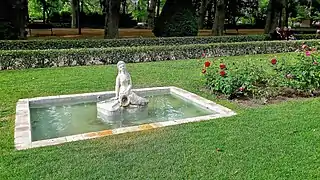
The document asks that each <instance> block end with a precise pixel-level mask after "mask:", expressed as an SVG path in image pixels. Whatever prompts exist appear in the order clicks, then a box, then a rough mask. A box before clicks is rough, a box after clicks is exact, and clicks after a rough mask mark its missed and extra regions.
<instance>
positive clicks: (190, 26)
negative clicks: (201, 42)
mask: <svg viewBox="0 0 320 180" xmlns="http://www.w3.org/2000/svg"><path fill="white" fill-rule="evenodd" d="M153 33H154V35H155V36H157V37H172V36H175V37H178V36H196V35H197V34H198V23H197V17H196V13H195V9H194V7H193V4H192V0H167V1H166V3H165V4H164V7H163V9H162V12H161V14H160V16H159V18H158V19H157V22H156V24H155V27H154V29H153Z"/></svg>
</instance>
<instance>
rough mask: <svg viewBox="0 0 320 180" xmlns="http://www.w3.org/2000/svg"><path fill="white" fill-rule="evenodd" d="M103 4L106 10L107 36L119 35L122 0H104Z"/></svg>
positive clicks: (110, 37)
mask: <svg viewBox="0 0 320 180" xmlns="http://www.w3.org/2000/svg"><path fill="white" fill-rule="evenodd" d="M102 4H103V6H104V11H105V29H104V37H105V38H109V39H112V38H118V37H119V17H120V4H121V1H120V0H103V1H102Z"/></svg>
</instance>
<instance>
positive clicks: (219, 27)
mask: <svg viewBox="0 0 320 180" xmlns="http://www.w3.org/2000/svg"><path fill="white" fill-rule="evenodd" d="M225 1H226V0H217V5H216V13H215V18H214V24H213V27H212V34H213V35H215V36H221V35H223V31H224V22H225V15H226V3H225Z"/></svg>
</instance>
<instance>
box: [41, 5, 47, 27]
mask: <svg viewBox="0 0 320 180" xmlns="http://www.w3.org/2000/svg"><path fill="white" fill-rule="evenodd" d="M46 10H47V5H46V1H45V0H42V21H43V23H46Z"/></svg>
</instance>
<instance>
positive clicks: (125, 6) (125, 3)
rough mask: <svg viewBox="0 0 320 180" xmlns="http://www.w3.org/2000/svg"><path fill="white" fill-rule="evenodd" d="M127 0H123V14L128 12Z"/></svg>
mask: <svg viewBox="0 0 320 180" xmlns="http://www.w3.org/2000/svg"><path fill="white" fill-rule="evenodd" d="M126 9H127V0H122V14H126Z"/></svg>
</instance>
